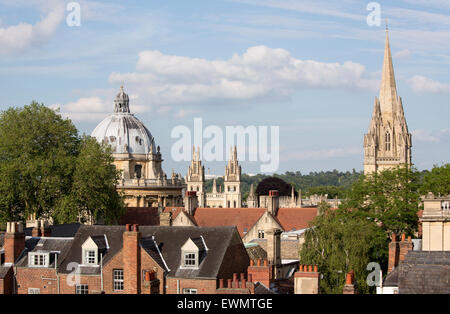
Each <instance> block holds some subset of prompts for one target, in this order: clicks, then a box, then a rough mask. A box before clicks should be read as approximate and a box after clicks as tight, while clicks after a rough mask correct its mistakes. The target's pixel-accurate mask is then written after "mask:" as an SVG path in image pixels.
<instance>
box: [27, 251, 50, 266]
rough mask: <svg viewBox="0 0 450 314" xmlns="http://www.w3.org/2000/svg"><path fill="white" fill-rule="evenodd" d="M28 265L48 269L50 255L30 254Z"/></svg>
mask: <svg viewBox="0 0 450 314" xmlns="http://www.w3.org/2000/svg"><path fill="white" fill-rule="evenodd" d="M28 264H29V265H30V266H41V267H47V266H48V254H42V253H29V255H28Z"/></svg>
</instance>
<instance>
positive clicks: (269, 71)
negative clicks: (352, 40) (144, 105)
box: [109, 46, 378, 105]
mask: <svg viewBox="0 0 450 314" xmlns="http://www.w3.org/2000/svg"><path fill="white" fill-rule="evenodd" d="M109 82H110V83H114V84H122V83H123V84H124V85H125V86H127V87H128V86H131V87H132V88H133V89H135V90H136V91H138V93H139V94H140V95H142V96H143V97H142V98H145V99H148V100H149V102H150V104H157V105H165V104H181V103H188V102H203V101H208V100H217V99H221V100H228V101H229V100H241V101H242V100H256V99H263V98H267V97H275V98H286V97H290V96H291V95H292V94H293V93H294V92H296V91H298V90H300V89H304V88H325V89H330V88H348V89H371V90H376V89H377V87H378V79H374V78H372V77H371V74H370V73H368V72H367V71H366V69H365V67H364V66H363V65H361V64H359V63H354V62H351V61H347V62H344V63H342V64H341V63H324V62H319V61H313V60H300V59H296V58H294V57H293V56H291V54H290V52H289V51H287V50H285V49H273V48H269V47H266V46H255V47H250V48H248V49H247V50H246V51H245V53H243V54H242V55H239V54H234V55H233V56H232V57H231V58H230V59H228V60H206V59H200V58H189V57H183V56H174V55H165V54H163V53H161V52H160V51H155V50H148V51H142V52H141V53H140V54H139V59H138V62H137V65H136V71H135V72H129V73H111V75H110V76H109Z"/></svg>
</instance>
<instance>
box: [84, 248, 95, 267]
mask: <svg viewBox="0 0 450 314" xmlns="http://www.w3.org/2000/svg"><path fill="white" fill-rule="evenodd" d="M96 257H97V252H96V251H95V250H86V251H85V263H86V264H97V263H96Z"/></svg>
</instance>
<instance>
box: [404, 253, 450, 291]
mask: <svg viewBox="0 0 450 314" xmlns="http://www.w3.org/2000/svg"><path fill="white" fill-rule="evenodd" d="M398 290H399V293H401V294H404V293H405V294H406V293H410V294H411V293H420V294H425V293H436V294H450V251H410V252H408V254H407V255H406V256H405V259H404V261H403V262H401V263H400V264H399V265H398Z"/></svg>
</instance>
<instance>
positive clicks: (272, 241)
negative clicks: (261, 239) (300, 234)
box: [265, 228, 281, 279]
mask: <svg viewBox="0 0 450 314" xmlns="http://www.w3.org/2000/svg"><path fill="white" fill-rule="evenodd" d="M265 235H266V238H267V259H268V262H269V265H273V266H274V268H275V269H274V275H275V279H278V278H279V272H280V267H281V230H280V229H277V228H274V229H269V230H266V231H265Z"/></svg>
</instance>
